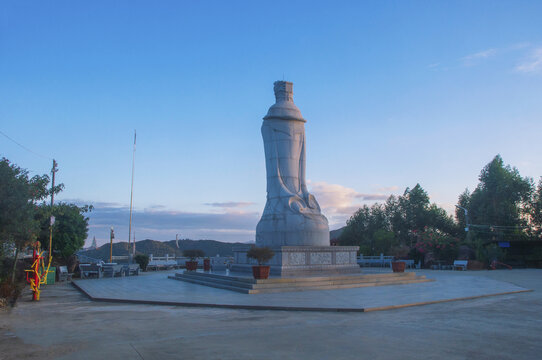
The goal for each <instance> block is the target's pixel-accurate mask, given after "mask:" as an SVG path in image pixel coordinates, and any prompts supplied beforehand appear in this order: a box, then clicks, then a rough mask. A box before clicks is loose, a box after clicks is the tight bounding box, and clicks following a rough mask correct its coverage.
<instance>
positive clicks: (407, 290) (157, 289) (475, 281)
mask: <svg viewBox="0 0 542 360" xmlns="http://www.w3.org/2000/svg"><path fill="white" fill-rule="evenodd" d="M379 270H380V271H379ZM375 272H382V273H391V271H390V269H369V270H365V271H364V273H375ZM174 273H175V271H172V272H167V273H166V272H159V273H151V274H144V275H143V276H138V277H125V278H109V279H94V280H77V281H74V283H75V284H76V285H77V287H78V288H80V289H81V290H82V291H84V292H85V293H86V294H87V295H88V296H89V297H91V298H92V299H94V300H105V301H123V302H137V303H147V304H168V305H185V306H209V307H232V308H241V309H254V310H257V309H259V310H316V311H372V310H381V309H389V308H394V307H402V306H411V305H420V304H426V303H433V302H441V301H451V300H456V299H468V298H473V297H481V296H494V295H498V294H507V293H514V292H522V291H529V289H526V288H524V287H521V286H517V285H515V284H512V283H509V282H504V281H497V280H493V279H489V278H486V277H483V276H472V275H467V274H461V273H460V272H458V271H455V272H454V271H430V270H421V271H417V273H418V274H420V275H425V276H426V277H427V278H429V279H434V280H435V281H432V282H427V283H419V284H408V285H397V286H376V287H362V288H352V289H342V290H339V291H338V290H336V289H335V290H311V291H296V292H285V293H275V294H251V295H247V294H240V293H236V292H233V291H229V290H223V289H217V288H213V287H208V286H202V285H196V284H191V283H187V282H183V281H175V280H171V279H168V278H167V275H171V274H174ZM245 276H246V275H245Z"/></svg>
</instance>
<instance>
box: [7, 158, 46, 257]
mask: <svg viewBox="0 0 542 360" xmlns="http://www.w3.org/2000/svg"><path fill="white" fill-rule="evenodd" d="M48 183H49V177H48V176H47V175H35V176H33V177H30V176H29V173H28V171H27V170H25V169H22V168H20V167H18V166H17V165H15V164H11V163H10V162H9V160H8V159H6V158H2V160H0V241H1V242H2V244H3V245H4V244H13V245H14V246H15V247H16V248H17V249H22V248H23V247H24V246H26V245H27V244H29V243H30V242H32V241H33V240H34V239H35V238H36V235H37V230H38V223H37V222H36V220H35V216H34V215H35V204H36V202H37V201H39V200H42V199H44V198H45V197H47V196H48V195H49V191H48V190H47V184H48Z"/></svg>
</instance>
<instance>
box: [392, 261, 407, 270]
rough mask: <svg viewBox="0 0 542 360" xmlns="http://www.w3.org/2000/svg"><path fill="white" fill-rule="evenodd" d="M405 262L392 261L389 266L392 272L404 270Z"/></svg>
mask: <svg viewBox="0 0 542 360" xmlns="http://www.w3.org/2000/svg"><path fill="white" fill-rule="evenodd" d="M405 267H406V263H405V262H403V261H392V263H391V268H392V270H393V272H405Z"/></svg>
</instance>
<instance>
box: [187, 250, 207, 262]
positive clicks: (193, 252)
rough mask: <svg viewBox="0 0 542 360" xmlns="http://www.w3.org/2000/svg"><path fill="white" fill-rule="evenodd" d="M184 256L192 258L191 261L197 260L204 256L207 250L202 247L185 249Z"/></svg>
mask: <svg viewBox="0 0 542 360" xmlns="http://www.w3.org/2000/svg"><path fill="white" fill-rule="evenodd" d="M183 256H185V257H187V258H190V261H195V260H196V259H197V258H199V257H204V256H205V252H203V250H200V249H190V250H184V251H183Z"/></svg>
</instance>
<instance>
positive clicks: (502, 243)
mask: <svg viewBox="0 0 542 360" xmlns="http://www.w3.org/2000/svg"><path fill="white" fill-rule="evenodd" d="M499 247H502V248H509V247H510V241H499Z"/></svg>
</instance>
